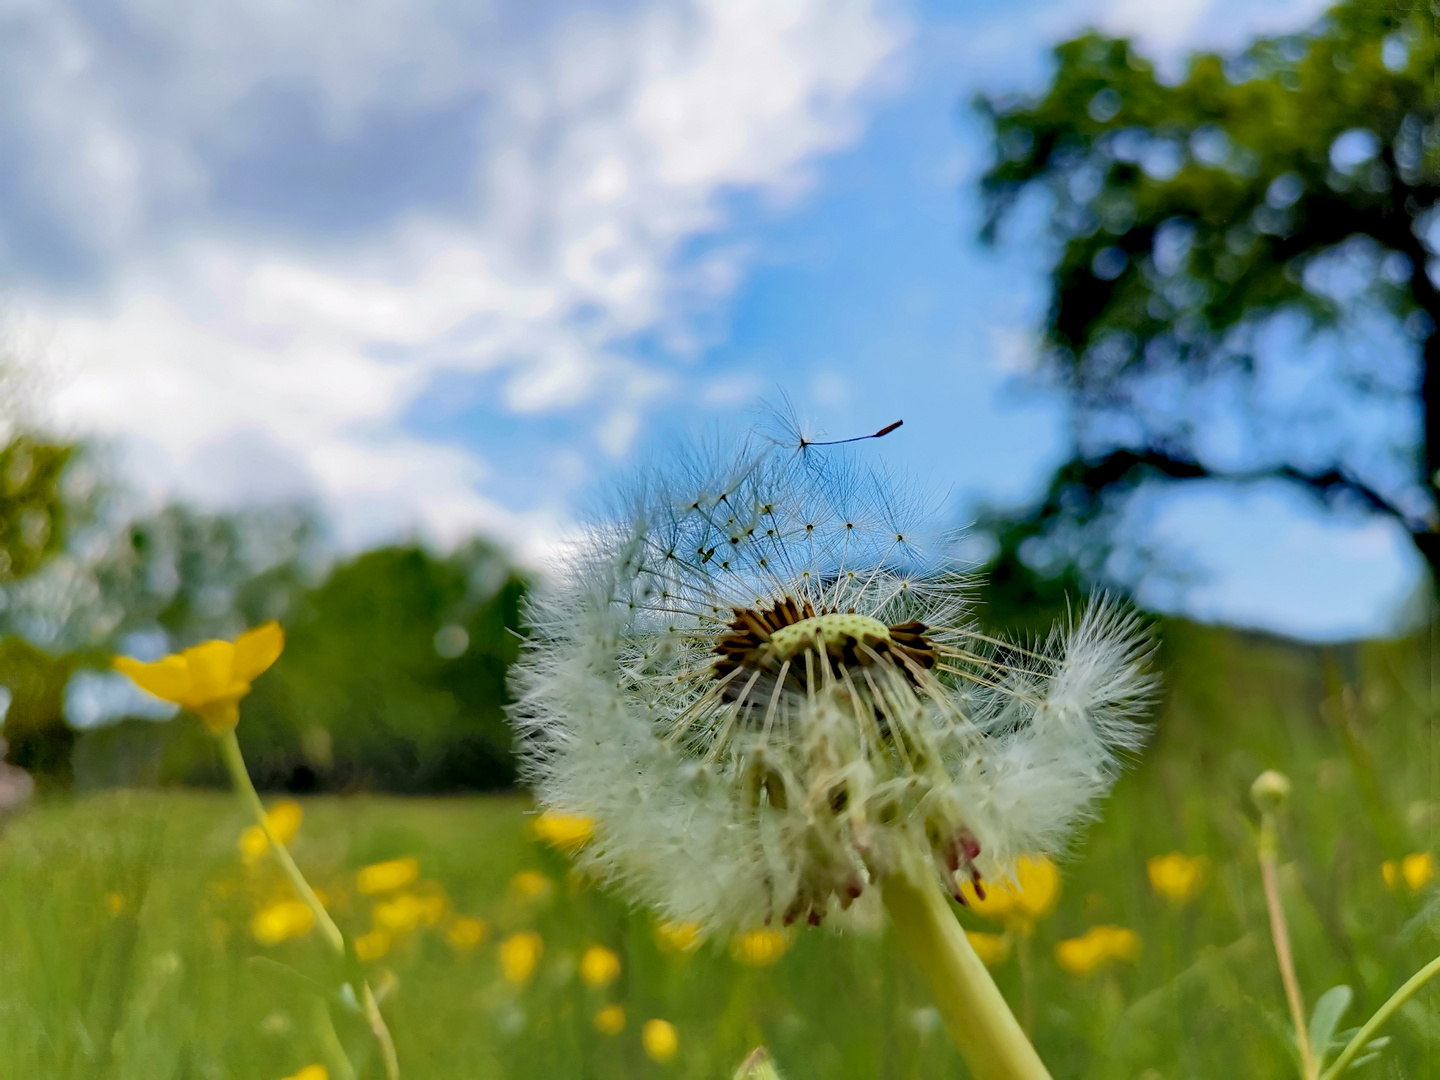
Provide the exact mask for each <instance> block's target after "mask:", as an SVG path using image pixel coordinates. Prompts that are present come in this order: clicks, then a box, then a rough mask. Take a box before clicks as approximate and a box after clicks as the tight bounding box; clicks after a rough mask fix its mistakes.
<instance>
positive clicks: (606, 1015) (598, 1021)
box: [593, 1005, 625, 1035]
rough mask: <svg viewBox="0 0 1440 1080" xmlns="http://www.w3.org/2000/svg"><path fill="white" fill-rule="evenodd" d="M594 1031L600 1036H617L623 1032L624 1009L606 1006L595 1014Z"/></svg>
mask: <svg viewBox="0 0 1440 1080" xmlns="http://www.w3.org/2000/svg"><path fill="white" fill-rule="evenodd" d="M593 1022H594V1024H595V1030H596V1031H598V1032H600V1034H601V1035H619V1034H620V1032H622V1031H624V1030H625V1008H624V1006H622V1005H606V1006H605V1007H604V1008H603V1009H601V1010H600V1011H599V1012H597V1013H596V1014H595V1019H594V1021H593Z"/></svg>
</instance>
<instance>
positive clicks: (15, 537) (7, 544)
mask: <svg viewBox="0 0 1440 1080" xmlns="http://www.w3.org/2000/svg"><path fill="white" fill-rule="evenodd" d="M70 453H71V450H70V447H68V446H57V445H53V444H49V443H43V442H39V441H38V440H36V439H33V438H30V437H29V436H23V435H22V436H19V437H17V438H14V439H12V440H10V442H9V443H8V444H7V445H6V446H5V447H4V448H3V449H0V582H9V581H16V580H18V579H20V578H23V577H25V576H27V575H29V574H31V573H34V571H35V570H36V569H38V568H39V566H40V564H41V563H43V562H44V561H45V559H46V558H48V557H49V556H50V555H53V554H54V553H55V552H56V551H58V550H59V548H60V546H61V544H62V542H63V539H64V526H65V515H64V510H63V504H62V502H61V499H60V496H59V483H60V473H61V471H62V470H63V469H64V468H65V463H66V462H67V461H68V460H69V458H70Z"/></svg>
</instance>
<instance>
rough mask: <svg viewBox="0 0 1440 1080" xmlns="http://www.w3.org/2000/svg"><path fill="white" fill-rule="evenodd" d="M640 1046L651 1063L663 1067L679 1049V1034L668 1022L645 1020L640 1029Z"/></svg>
mask: <svg viewBox="0 0 1440 1080" xmlns="http://www.w3.org/2000/svg"><path fill="white" fill-rule="evenodd" d="M640 1045H641V1046H643V1047H645V1054H646V1056H647V1057H649V1059H650V1060H651V1061H654V1062H657V1063H659V1064H661V1065H663V1064H665V1062H667V1061H669V1060H670V1059H671V1058H673V1057H674V1056H675V1052H676V1051H677V1050H679V1049H680V1033H679V1032H677V1031H676V1030H675V1025H674V1024H672V1023H670V1021H668V1020H646V1021H645V1026H644V1027H643V1028H641V1029H640Z"/></svg>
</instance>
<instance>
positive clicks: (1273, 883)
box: [1260, 813, 1320, 1080]
mask: <svg viewBox="0 0 1440 1080" xmlns="http://www.w3.org/2000/svg"><path fill="white" fill-rule="evenodd" d="M1278 847H1279V843H1278V841H1277V839H1276V835H1275V816H1274V815H1273V814H1271V813H1265V814H1263V815H1262V817H1261V820H1260V880H1261V881H1262V882H1263V883H1264V886H1265V906H1266V908H1267V909H1269V912H1270V938H1271V940H1272V941H1273V942H1274V943H1275V960H1276V963H1277V964H1278V965H1279V968H1280V982H1281V983H1283V984H1284V986H1285V1001H1286V1003H1287V1004H1288V1005H1289V1006H1290V1022H1291V1023H1292V1024H1294V1025H1295V1046H1296V1048H1297V1049H1298V1050H1299V1051H1300V1075H1301V1076H1302V1077H1303V1078H1304V1080H1316V1077H1318V1076H1319V1075H1320V1068H1319V1065H1318V1064H1317V1063H1316V1061H1315V1055H1314V1054H1313V1053H1311V1051H1310V1029H1309V1028H1308V1027H1307V1026H1306V1024H1305V1000H1304V998H1303V997H1302V996H1301V994H1300V980H1299V979H1297V978H1296V977H1295V958H1294V956H1293V955H1292V954H1291V952H1290V931H1289V927H1288V925H1287V924H1286V921H1285V908H1284V906H1283V905H1281V903H1280V878H1279V874H1278V873H1277V869H1276V857H1275V856H1276V851H1277V849H1278Z"/></svg>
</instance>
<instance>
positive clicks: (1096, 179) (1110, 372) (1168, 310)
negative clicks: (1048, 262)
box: [979, 0, 1440, 587]
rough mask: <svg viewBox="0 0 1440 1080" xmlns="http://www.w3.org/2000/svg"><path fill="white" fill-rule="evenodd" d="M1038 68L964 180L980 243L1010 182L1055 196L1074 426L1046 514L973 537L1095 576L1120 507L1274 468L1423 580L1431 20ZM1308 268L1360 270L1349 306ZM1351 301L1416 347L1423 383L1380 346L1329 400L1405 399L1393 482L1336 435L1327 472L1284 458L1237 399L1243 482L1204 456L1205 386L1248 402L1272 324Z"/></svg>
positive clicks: (1436, 374) (1431, 348)
mask: <svg viewBox="0 0 1440 1080" xmlns="http://www.w3.org/2000/svg"><path fill="white" fill-rule="evenodd" d="M1055 58H1056V71H1055V74H1054V76H1053V78H1052V80H1051V83H1050V86H1049V87H1048V89H1047V90H1046V92H1045V93H1044V94H1043V95H1042V96H1040V97H1039V98H1036V99H1015V98H1011V99H1003V100H996V99H982V100H981V101H980V103H979V104H980V107H981V109H982V111H984V112H985V113H986V114H987V115H988V117H989V118H990V121H991V123H992V125H993V129H994V136H995V146H996V163H995V164H994V166H993V167H992V168H991V169H990V170H989V171H988V172H987V174H986V175H985V177H984V179H983V182H982V186H983V190H984V193H985V196H986V199H987V202H988V206H989V219H988V224H987V226H986V235H988V236H990V237H994V236H995V235H996V231H997V229H998V227H999V224H1000V222H1001V220H1002V219H1003V218H1004V217H1005V215H1006V214H1007V212H1008V211H1009V209H1010V208H1011V207H1012V206H1013V205H1014V203H1015V201H1016V200H1017V198H1018V197H1019V196H1020V195H1021V194H1022V193H1023V192H1024V191H1026V190H1027V189H1031V188H1035V189H1041V190H1043V191H1045V192H1046V193H1047V194H1048V197H1049V207H1050V210H1049V217H1050V224H1051V229H1052V232H1053V234H1054V236H1055V238H1056V239H1057V240H1058V242H1059V245H1058V248H1057V251H1058V255H1057V258H1056V260H1055V263H1054V266H1053V269H1052V273H1051V291H1052V303H1051V306H1050V311H1049V315H1048V317H1047V320H1046V338H1047V341H1048V345H1049V348H1048V350H1047V352H1046V370H1047V372H1048V373H1049V375H1050V376H1052V377H1053V378H1054V380H1055V382H1056V384H1057V385H1059V386H1060V387H1062V388H1063V389H1064V391H1065V392H1066V393H1067V394H1068V395H1069V396H1070V397H1071V400H1072V402H1073V404H1074V406H1075V416H1076V421H1077V423H1076V429H1077V434H1078V445H1077V448H1076V456H1075V458H1074V460H1073V461H1071V462H1070V463H1068V464H1067V465H1066V466H1064V467H1063V468H1062V470H1061V471H1060V472H1059V473H1058V474H1057V476H1056V479H1055V483H1054V485H1053V486H1052V488H1051V490H1050V492H1048V493H1047V495H1046V497H1045V498H1044V499H1043V500H1042V501H1041V503H1039V504H1038V505H1037V507H1035V508H1034V509H1033V510H1031V511H1027V512H1026V513H1024V514H1023V515H1021V516H1020V517H1019V518H1016V517H1011V516H1007V515H997V516H996V517H995V519H994V520H993V521H992V522H991V523H990V524H991V528H992V531H993V532H994V533H995V535H996V536H997V538H998V539H1000V540H1001V543H1002V552H1001V562H1002V564H1003V563H1005V562H1006V560H1009V561H1011V562H1013V563H1014V565H1015V568H1017V569H1018V570H1019V571H1021V572H1022V573H1023V572H1033V571H1034V570H1035V567H1034V565H1033V563H1031V562H1029V561H1027V560H1025V559H1024V558H1021V557H1020V556H1019V555H1018V554H1017V548H1018V544H1019V543H1022V542H1024V540H1026V539H1029V538H1030V537H1032V536H1044V537H1048V538H1050V539H1051V540H1052V541H1053V543H1052V545H1051V546H1052V547H1053V548H1056V549H1057V551H1056V554H1057V557H1059V556H1068V557H1071V558H1077V559H1080V560H1081V561H1082V562H1085V561H1088V563H1089V564H1090V565H1089V566H1088V567H1080V568H1079V571H1080V573H1081V576H1082V577H1083V576H1088V577H1090V578H1091V579H1092V580H1093V578H1094V576H1095V574H1094V571H1095V570H1096V568H1097V567H1099V566H1102V565H1103V564H1104V561H1105V558H1106V556H1107V555H1108V550H1107V547H1106V544H1107V543H1108V540H1109V536H1108V534H1107V527H1108V526H1109V525H1112V524H1113V523H1114V520H1115V518H1116V514H1115V512H1114V511H1115V507H1117V506H1118V505H1121V504H1123V501H1124V499H1125V497H1126V496H1128V495H1129V494H1130V493H1132V492H1133V491H1135V490H1136V489H1137V488H1138V487H1139V486H1140V485H1142V484H1145V483H1150V482H1154V481H1157V480H1164V481H1171V482H1173V481H1184V480H1194V479H1201V478H1207V477H1214V476H1220V477H1223V478H1226V479H1231V480H1250V479H1256V478H1260V477H1274V478H1278V479H1281V480H1284V481H1287V482H1290V483H1293V484H1296V485H1299V486H1300V487H1302V488H1303V489H1304V490H1307V491H1309V492H1311V493H1312V494H1314V495H1315V496H1316V497H1318V498H1320V499H1322V500H1324V501H1325V502H1327V503H1333V504H1340V505H1344V506H1349V507H1359V508H1361V509H1363V510H1364V511H1366V512H1371V513H1379V514H1384V515H1389V516H1392V517H1395V518H1397V519H1399V520H1400V521H1401V522H1402V523H1403V524H1404V525H1405V526H1406V527H1407V528H1408V529H1409V531H1410V532H1411V534H1412V536H1413V538H1414V542H1415V543H1416V545H1417V547H1418V548H1419V549H1420V551H1421V553H1422V554H1423V555H1425V557H1426V558H1427V559H1429V560H1430V561H1431V563H1432V565H1434V564H1435V563H1436V562H1437V560H1440V533H1437V532H1436V531H1435V526H1434V499H1433V493H1432V492H1431V491H1430V489H1429V486H1428V481H1429V478H1430V477H1431V475H1432V474H1434V473H1435V471H1436V468H1437V467H1440V336H1437V335H1436V332H1435V328H1436V324H1437V322H1440V291H1437V289H1436V286H1435V284H1434V283H1432V281H1431V279H1430V278H1429V276H1427V272H1426V267H1427V264H1429V263H1430V262H1431V260H1432V258H1433V255H1434V252H1433V251H1432V248H1431V246H1430V245H1431V244H1432V243H1433V241H1432V240H1427V238H1426V233H1427V230H1428V229H1429V228H1430V225H1431V223H1432V222H1433V221H1434V220H1435V218H1434V211H1435V207H1436V203H1437V195H1440V83H1437V81H1436V79H1435V77H1434V72H1435V69H1436V63H1437V59H1440V43H1437V35H1436V27H1435V23H1434V20H1433V19H1432V17H1431V15H1430V13H1429V12H1428V11H1421V10H1420V9H1419V8H1418V7H1416V6H1415V5H1412V4H1408V3H1399V2H1389V0H1382V2H1376V0H1350V2H1346V3H1341V4H1338V5H1337V6H1335V7H1334V8H1332V9H1331V10H1330V12H1329V13H1328V15H1327V16H1326V17H1325V19H1323V20H1322V21H1320V22H1319V23H1318V24H1317V25H1316V26H1315V27H1314V28H1313V29H1311V30H1309V31H1307V32H1304V33H1297V34H1292V35H1287V36H1282V37H1275V38H1266V39H1261V40H1258V41H1256V42H1255V43H1254V44H1253V45H1252V46H1251V47H1250V48H1248V49H1247V50H1245V51H1244V52H1243V53H1241V54H1239V55H1237V56H1231V57H1222V56H1219V55H1215V54H1200V55H1197V56H1194V57H1193V58H1192V59H1191V60H1190V62H1189V65H1188V68H1187V69H1186V70H1185V72H1184V73H1183V75H1182V76H1181V77H1180V78H1179V79H1177V80H1173V81H1167V80H1165V79H1163V78H1162V77H1161V76H1160V75H1159V74H1157V72H1156V70H1155V67H1154V66H1153V65H1152V64H1151V63H1150V62H1149V61H1148V60H1147V59H1146V58H1145V57H1143V56H1142V55H1140V54H1139V53H1138V52H1137V51H1136V50H1135V48H1134V47H1133V46H1132V44H1131V43H1130V42H1128V41H1125V40H1121V39H1113V38H1107V37H1104V36H1101V35H1098V34H1093V33H1091V34H1086V35H1084V36H1082V37H1079V38H1077V39H1075V40H1073V41H1069V42H1066V43H1064V44H1062V45H1060V46H1059V47H1058V48H1057V49H1056V51H1055ZM1326 266H1329V267H1331V268H1332V269H1334V268H1335V267H1343V268H1345V269H1346V270H1348V271H1349V272H1350V273H1351V274H1352V275H1353V276H1355V277H1358V278H1359V279H1360V280H1361V282H1362V285H1361V287H1360V288H1359V292H1358V293H1357V294H1355V295H1353V296H1349V297H1346V298H1344V299H1343V300H1342V299H1341V298H1340V294H1338V293H1337V292H1336V290H1335V289H1334V288H1332V287H1330V286H1328V285H1326V284H1325V281H1324V277H1325V275H1324V274H1322V273H1320V272H1319V271H1321V270H1322V269H1323V268H1324V267H1326ZM1362 309H1363V310H1364V311H1366V312H1369V313H1372V314H1373V313H1375V312H1387V313H1389V314H1390V315H1391V316H1393V317H1394V318H1396V319H1398V320H1400V321H1401V322H1402V324H1403V326H1404V328H1405V330H1406V331H1407V332H1408V333H1409V334H1410V335H1411V336H1412V337H1413V338H1414V339H1415V340H1417V341H1419V342H1422V343H1423V346H1422V349H1421V352H1422V366H1423V374H1422V376H1421V378H1420V379H1418V380H1417V379H1414V377H1413V375H1412V374H1411V372H1410V370H1409V367H1408V365H1409V364H1410V362H1411V361H1410V360H1409V359H1408V358H1407V357H1403V356H1401V357H1395V356H1393V355H1381V356H1379V357H1371V358H1367V359H1364V360H1360V359H1356V360H1355V361H1354V362H1353V363H1352V364H1351V365H1350V367H1349V368H1348V369H1347V370H1346V371H1345V373H1344V379H1345V383H1344V386H1343V389H1342V391H1341V392H1343V393H1345V394H1348V395H1349V396H1350V397H1351V399H1352V400H1354V401H1356V402H1359V401H1361V400H1363V399H1364V398H1366V397H1367V396H1371V395H1373V396H1375V397H1376V398H1377V399H1385V398H1389V397H1393V396H1396V395H1400V396H1404V395H1406V394H1411V393H1414V394H1416V396H1417V398H1418V401H1417V405H1418V408H1419V411H1420V412H1421V413H1422V414H1423V416H1424V418H1425V419H1424V423H1423V429H1422V431H1421V437H1420V439H1419V441H1418V445H1417V444H1410V445H1402V446H1400V447H1398V449H1394V450H1392V453H1394V454H1395V456H1397V457H1398V458H1400V459H1401V463H1400V466H1401V467H1400V469H1399V470H1398V471H1399V473H1400V476H1399V478H1398V480H1397V479H1396V478H1395V477H1394V476H1388V477H1386V478H1384V479H1381V478H1379V477H1378V476H1376V475H1364V474H1363V473H1362V471H1361V470H1360V469H1358V468H1357V467H1356V466H1355V465H1354V464H1353V463H1351V462H1349V461H1347V460H1346V459H1345V458H1344V456H1343V455H1344V453H1345V451H1344V450H1343V449H1342V444H1343V442H1344V440H1343V439H1342V438H1340V436H1339V435H1338V434H1337V436H1336V438H1335V440H1334V442H1333V449H1332V450H1331V451H1330V452H1331V453H1333V454H1335V455H1336V456H1335V457H1334V458H1333V459H1331V460H1329V461H1325V460H1324V459H1318V460H1317V459H1316V458H1315V456H1314V455H1313V454H1309V455H1306V454H1304V453H1303V451H1302V450H1301V449H1300V448H1298V447H1294V446H1288V445H1286V444H1285V443H1284V441H1283V436H1280V437H1277V435H1279V433H1280V431H1282V430H1283V427H1284V424H1283V423H1282V422H1281V421H1279V420H1278V419H1277V418H1276V417H1275V416H1274V415H1273V413H1272V412H1271V411H1269V410H1268V409H1267V406H1266V404H1265V403H1264V401H1263V400H1262V399H1261V398H1260V397H1259V396H1258V395H1256V394H1254V393H1249V394H1248V396H1244V397H1241V398H1240V400H1241V401H1243V402H1244V408H1241V409H1235V410H1230V411H1228V412H1227V422H1229V423H1232V424H1237V425H1240V426H1241V428H1244V427H1245V426H1246V425H1247V424H1248V427H1249V430H1248V431H1246V432H1245V434H1246V436H1247V437H1248V439H1249V443H1250V445H1251V446H1255V447H1262V448H1264V449H1263V450H1262V451H1260V456H1258V457H1256V459H1255V460H1254V461H1252V462H1250V463H1249V464H1247V465H1246V466H1244V467H1242V468H1238V469H1237V468H1236V467H1235V466H1234V465H1228V466H1226V467H1220V466H1217V465H1216V464H1215V463H1214V462H1212V461H1208V460H1207V459H1206V457H1205V454H1204V452H1203V450H1202V443H1203V440H1201V439H1200V438H1199V437H1198V436H1199V435H1200V434H1201V433H1203V432H1204V430H1205V427H1204V425H1205V417H1204V416H1203V414H1200V413H1198V412H1197V410H1196V409H1195V408H1194V407H1192V405H1193V403H1194V402H1196V401H1203V400H1206V397H1205V394H1206V391H1207V388H1214V387H1217V386H1221V385H1223V386H1224V387H1227V388H1229V389H1230V390H1239V392H1240V393H1242V394H1243V393H1246V392H1247V391H1251V390H1253V386H1249V385H1248V384H1247V383H1246V380H1247V378H1248V377H1249V376H1250V375H1251V374H1253V372H1254V355H1253V345H1254V339H1255V335H1256V333H1257V332H1258V330H1259V329H1260V328H1261V327H1263V326H1264V325H1265V324H1266V322H1267V320H1270V319H1272V318H1273V317H1275V316H1278V315H1282V314H1285V313H1290V314H1296V315H1300V316H1301V317H1302V318H1303V320H1304V321H1305V322H1306V323H1308V325H1309V326H1310V327H1311V328H1312V329H1315V328H1319V327H1323V326H1326V325H1330V324H1334V323H1336V322H1337V321H1343V320H1344V319H1346V318H1348V317H1349V315H1350V314H1352V313H1354V312H1357V311H1360V310H1362ZM1381 437H1382V438H1386V437H1388V438H1394V437H1396V436H1395V433H1394V432H1386V433H1384V434H1383V435H1382V436H1381ZM1317 466H1318V467H1317ZM1372 473H1373V470H1372ZM1012 526H1014V527H1016V528H1012ZM1030 547H1031V548H1032V550H1033V549H1034V548H1035V547H1036V545H1034V544H1032V545H1030ZM1056 572H1057V573H1058V572H1059V568H1058V566H1057V569H1056ZM1041 576H1042V577H1043V576H1044V573H1043V571H1042V573H1041ZM1031 587H1035V586H1031Z"/></svg>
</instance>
